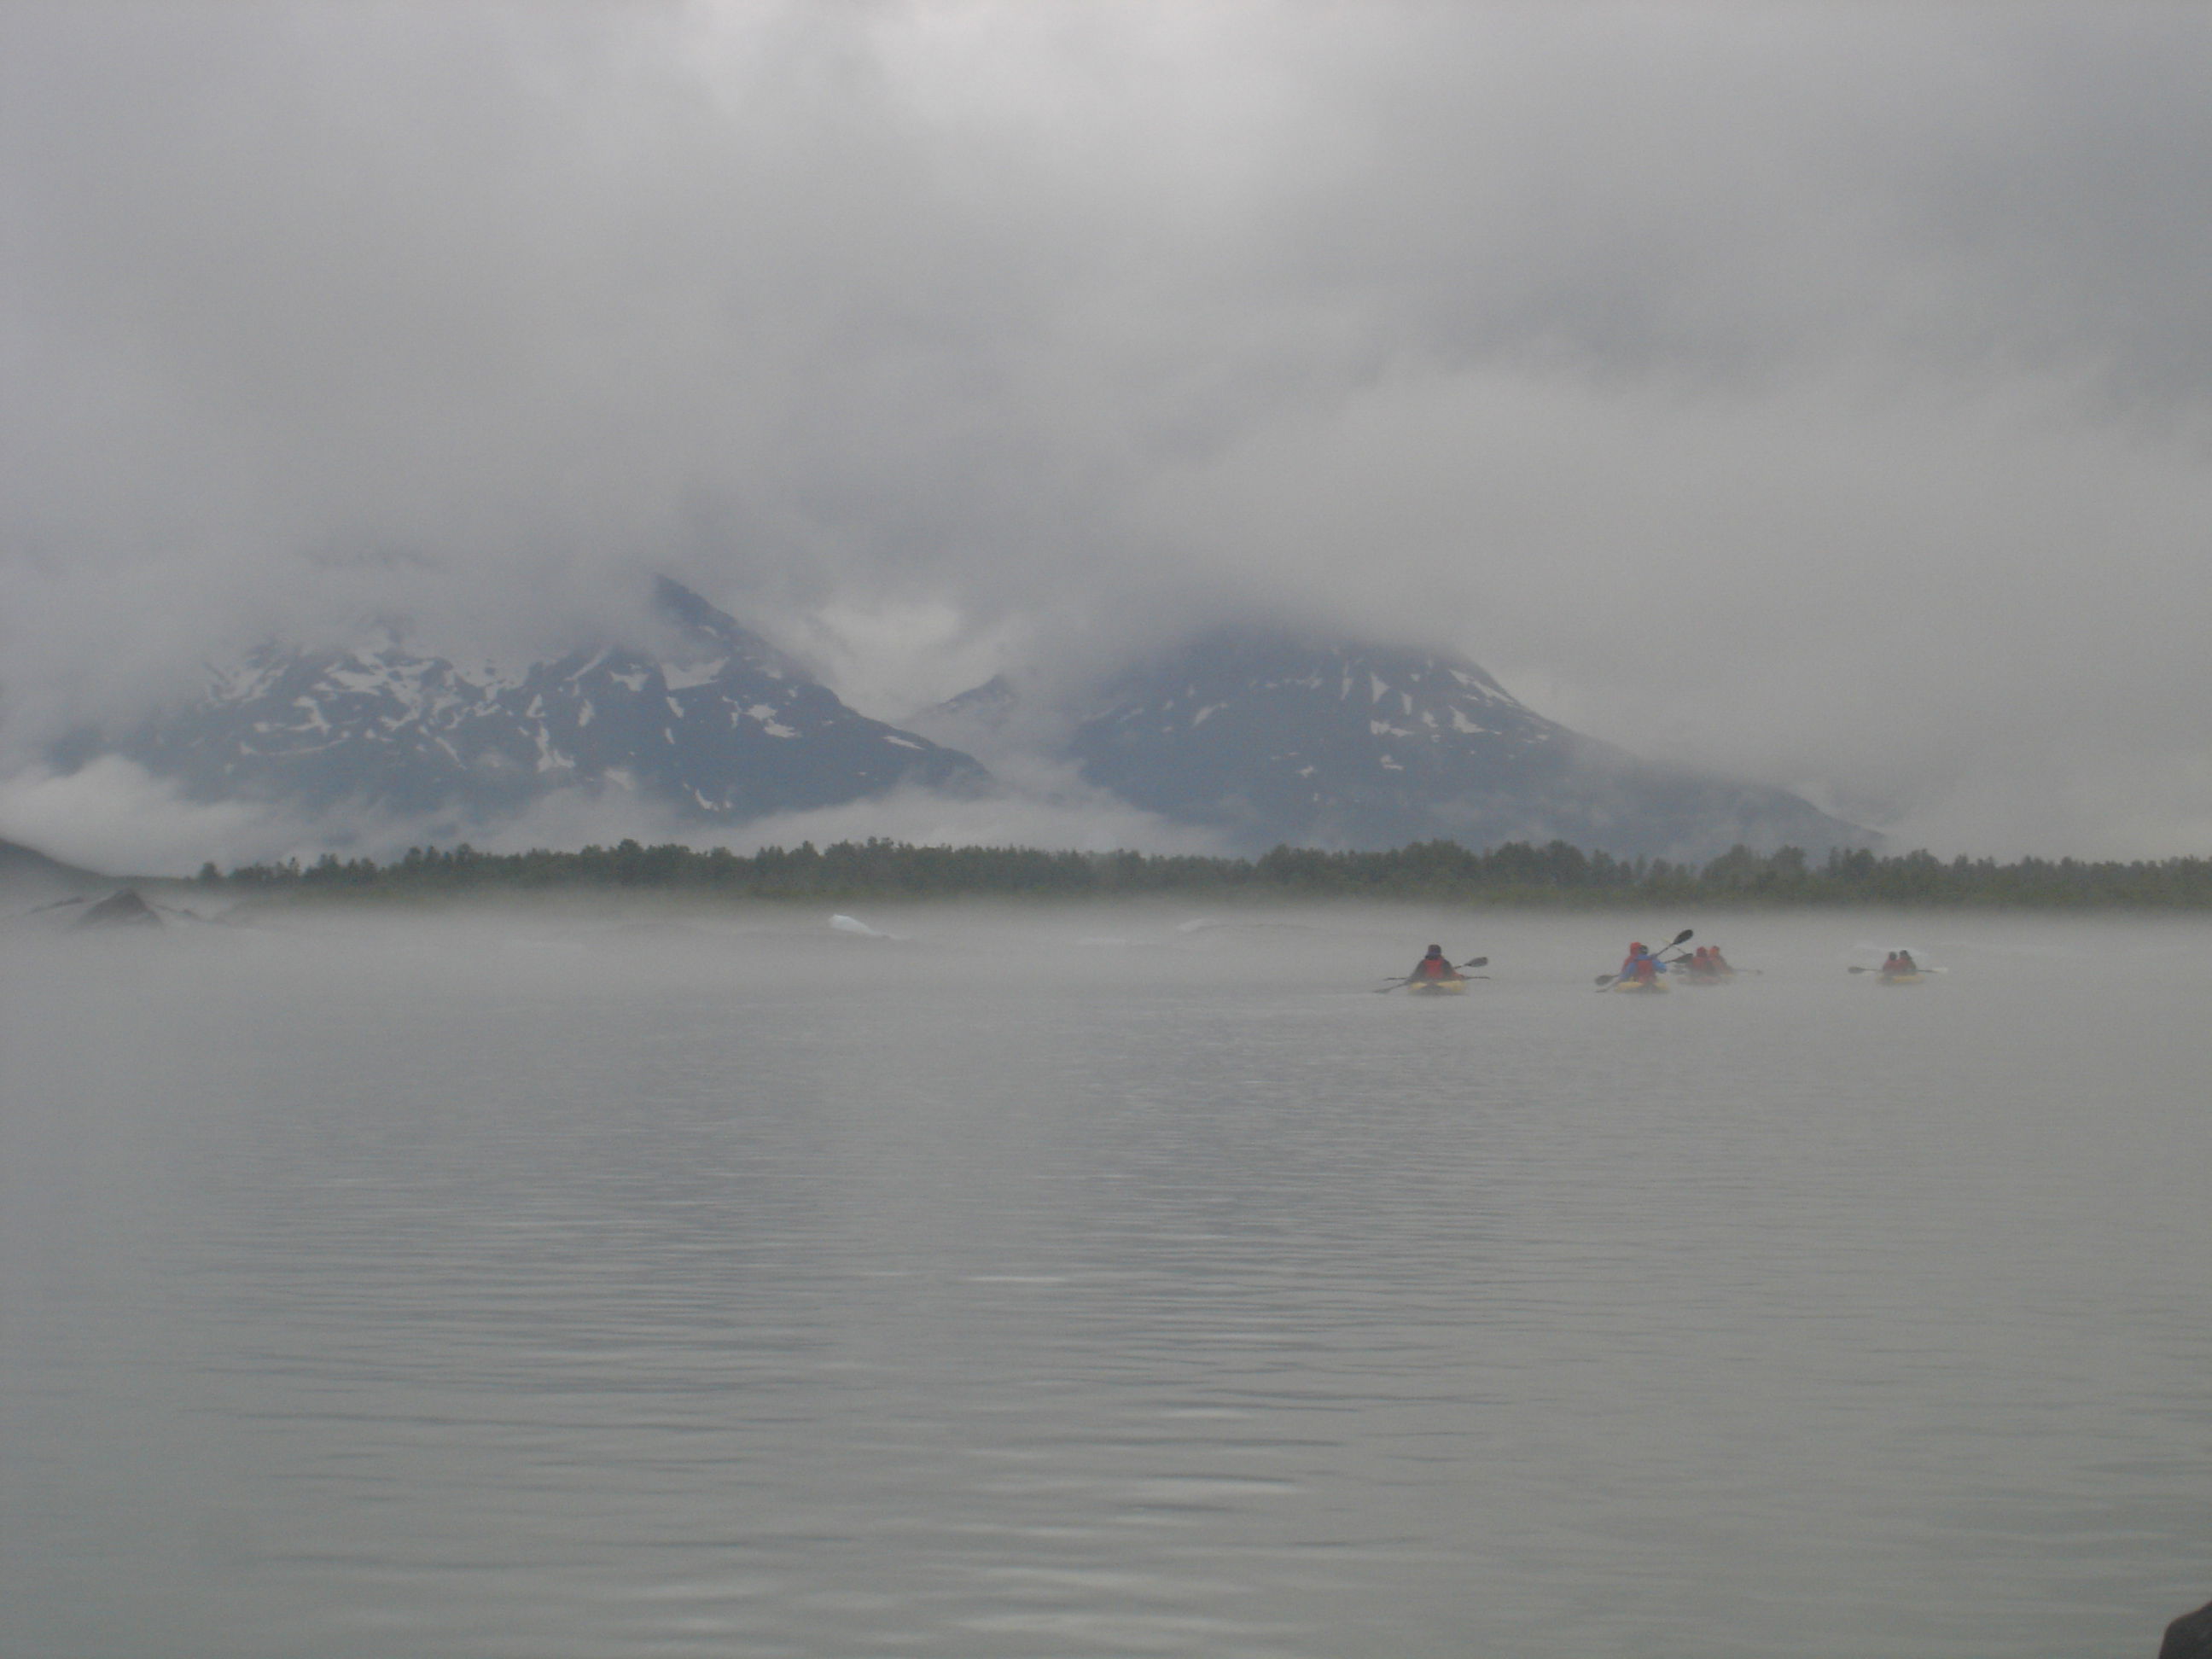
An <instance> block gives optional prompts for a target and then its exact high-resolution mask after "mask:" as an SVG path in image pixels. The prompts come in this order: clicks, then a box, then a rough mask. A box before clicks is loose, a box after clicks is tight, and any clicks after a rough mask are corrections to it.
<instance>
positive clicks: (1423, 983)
mask: <svg viewBox="0 0 2212 1659" xmlns="http://www.w3.org/2000/svg"><path fill="white" fill-rule="evenodd" d="M1406 989H1407V993H1408V994H1411V995H1413V996H1417V997H1457V996H1465V995H1466V994H1467V981H1465V980H1464V979H1409V980H1407V981H1406Z"/></svg>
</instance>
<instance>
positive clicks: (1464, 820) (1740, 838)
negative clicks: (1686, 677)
mask: <svg viewBox="0 0 2212 1659" xmlns="http://www.w3.org/2000/svg"><path fill="white" fill-rule="evenodd" d="M1017 717H1018V693H1017V692H1016V691H1015V690H1014V689H1013V687H1012V684H1010V683H1009V682H1008V681H1007V680H1006V678H1005V677H1003V676H1001V677H999V678H996V679H994V680H993V681H992V682H989V683H987V684H985V685H983V686H979V687H976V688H975V689H974V690H970V691H968V692H964V693H963V694H961V696H957V697H955V698H951V699H950V700H948V701H947V702H944V703H940V704H939V705H937V707H936V708H934V709H933V710H931V711H929V713H928V716H927V718H918V719H917V720H915V724H916V725H917V726H921V728H922V729H924V730H928V731H932V732H937V733H939V735H940V736H942V737H944V738H945V739H946V740H948V741H965V740H968V739H969V738H972V739H973V740H974V741H975V743H976V744H977V746H979V747H981V746H984V745H986V744H987V743H989V742H990V741H991V740H992V739H994V738H995V737H996V736H997V735H998V734H1000V732H1004V731H1006V729H1008V728H1009V727H1010V726H1012V725H1013V724H1014V723H1015V722H1016V720H1017ZM1066 726H1067V729H1066V735H1065V737H1064V738H1060V740H1059V745H1058V749H1057V754H1058V757H1059V758H1060V759H1063V760H1065V761H1066V762H1068V763H1072V764H1073V765H1074V766H1075V767H1076V769H1078V770H1079V773H1080V775H1081V776H1082V777H1083V778H1084V779H1085V781H1087V782H1089V783H1090V784H1091V785H1093V786H1096V787H1101V788H1103V789H1106V790H1108V791H1109V792H1110V793H1113V794H1115V795H1116V796H1117V797H1119V798H1121V799H1124V800H1127V801H1128V802H1129V803H1131V804H1132V805H1137V806H1140V807H1144V808H1146V809H1147V810H1149V811H1154V812H1157V813H1158V814H1160V815H1161V816H1163V817H1167V818H1170V819H1171V820H1173V821H1176V822H1177V823H1191V824H1199V825H1204V826H1206V827H1210V828H1212V829H1217V830H1219V831H1221V832H1223V833H1225V835H1226V836H1229V837H1230V838H1231V840H1232V841H1233V842H1235V843H1236V844H1237V845H1238V846H1239V847H1241V848H1245V849H1247V850H1253V849H1259V848H1266V847H1269V846H1273V845H1275V844H1278V843H1285V842H1288V843H1296V844H1300V845H1313V846H1321V847H1331V848H1344V849H1347V850H1349V849H1370V848H1381V847H1390V846H1401V845H1404V844H1406V843H1407V842H1415V841H1425V840H1432V839H1445V840H1454V841H1459V842H1462V843H1464V844H1466V845H1468V846H1470V847H1482V846H1495V845H1498V844H1499V843H1501V842H1507V841H1530V842H1547V841H1551V840H1562V841H1566V842H1571V843H1572V844H1573V845H1576V846H1578V847H1584V848H1592V849H1597V848H1602V849H1604V850H1606V851H1607V852H1611V853H1613V854H1616V855H1624V856H1633V855H1639V854H1640V855H1649V856H1668V857H1678V858H1679V857H1706V858H1710V857H1713V856H1717V854H1721V853H1723V852H1726V851H1727V850H1728V849H1729V848H1730V847H1732V846H1735V845H1736V844H1738V843H1742V844H1744V845H1747V846H1751V847H1754V848H1766V849H1770V850H1771V848H1776V847H1779V846H1783V845H1795V846H1802V847H1804V848H1807V849H1808V850H1823V849H1825V848H1829V847H1838V846H1840V847H1861V846H1868V845H1871V844H1873V843H1875V842H1878V841H1879V839H1880V837H1879V836H1875V835H1873V834H1872V833H1871V832H1869V831H1867V830H1865V829H1861V828H1860V827H1859V826H1857V825H1856V824H1850V823H1845V822H1844V821H1843V820H1841V819H1838V818H1834V817H1830V816H1829V815H1827V814H1826V813H1824V812H1821V811H1819V809H1817V808H1816V807H1814V805H1812V804H1811V803H1810V802H1808V801H1805V800H1803V799H1801V798H1799V797H1797V796H1796V795H1793V794H1791V793H1789V792H1788V791H1786V790H1782V789H1778V788H1775V787H1771V786H1766V785H1759V784H1752V783H1746V782H1742V781H1735V780H1730V779H1727V778H1723V777H1718V776H1714V775H1706V774H1703V773H1699V772H1694V771H1692V770H1689V769H1682V768H1676V767H1668V766H1664V765H1661V764H1658V763H1652V762H1648V761H1644V760H1641V759H1639V758H1638V757H1635V756H1633V755H1631V754H1629V753H1628V752H1627V751H1626V750H1621V749H1619V748H1617V747H1615V746H1613V745H1612V744H1607V743H1604V742H1602V741H1601V740H1599V739H1597V738H1589V737H1585V736H1583V735H1582V734H1581V733H1579V732H1574V731H1571V730H1570V729H1569V728H1568V727H1566V726H1561V725H1559V723H1558V722H1557V721H1554V720H1548V719H1547V718H1546V717H1544V716H1543V715H1541V714H1537V713H1535V711H1534V710H1533V709H1530V708H1528V707H1527V706H1526V705H1525V704H1523V703H1522V702H1520V701H1519V700H1518V699H1517V698H1516V697H1515V696H1513V695H1512V694H1511V693H1510V692H1509V691H1508V690H1505V688H1504V686H1503V685H1501V684H1498V681H1497V680H1496V679H1494V678H1492V676H1491V675H1490V674H1488V673H1487V672H1486V671H1484V670H1483V669H1482V668H1481V667H1480V665H1477V664H1475V663H1474V662H1473V661H1471V660H1469V659H1466V658H1464V657H1460V656H1455V655H1453V654H1451V653H1443V652H1437V651H1422V650H1417V649H1408V648H1405V647H1395V646H1389V645H1383V644H1378V643H1376V642H1373V641H1358V640H1353V639H1349V638H1344V637H1336V638H1329V637H1323V636H1319V635H1314V634H1312V633H1310V632H1308V631H1298V630H1289V629H1262V628H1218V629H1212V630H1210V631H1208V632H1206V633H1205V634H1202V635H1199V636H1197V637H1196V638H1194V639H1192V640H1189V641H1186V642H1184V643H1183V644H1182V645H1180V646H1177V647H1170V648H1169V649H1167V650H1165V651H1163V652H1160V653H1156V654H1155V655H1153V656H1152V657H1150V658H1147V659H1143V660H1141V661H1139V662H1137V663H1134V664H1132V665H1128V666H1127V667H1126V668H1125V669H1123V670H1122V671H1121V672H1120V673H1118V674H1116V675H1115V676H1114V677H1112V678H1110V679H1109V681H1108V682H1107V683H1106V684H1104V685H1103V686H1102V687H1100V688H1098V689H1097V690H1095V691H1093V692H1091V693H1090V694H1089V695H1088V696H1085V697H1082V698H1079V699H1078V700H1076V702H1074V703H1073V705H1072V706H1071V708H1070V709H1069V711H1068V720H1067V723H1066Z"/></svg>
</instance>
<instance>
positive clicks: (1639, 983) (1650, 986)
mask: <svg viewBox="0 0 2212 1659" xmlns="http://www.w3.org/2000/svg"><path fill="white" fill-rule="evenodd" d="M1608 988H1610V989H1612V990H1615V991H1626V992H1629V993H1630V994H1632V995H1635V996H1650V994H1652V993H1653V992H1654V991H1668V990H1672V989H1673V988H1674V987H1672V986H1670V985H1668V983H1667V981H1665V980H1663V979H1617V980H1615V981H1613V984H1612V985H1611V987H1608Z"/></svg>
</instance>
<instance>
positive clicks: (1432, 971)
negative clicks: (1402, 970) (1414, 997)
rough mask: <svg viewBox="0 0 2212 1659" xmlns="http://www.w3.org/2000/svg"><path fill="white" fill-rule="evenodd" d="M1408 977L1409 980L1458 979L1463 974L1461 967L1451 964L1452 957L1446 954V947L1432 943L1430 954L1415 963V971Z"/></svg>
mask: <svg viewBox="0 0 2212 1659" xmlns="http://www.w3.org/2000/svg"><path fill="white" fill-rule="evenodd" d="M1406 977H1407V979H1409V980H1424V979H1458V978H1460V977H1462V975H1461V974H1460V971H1459V969H1456V968H1455V967H1453V966H1452V965H1451V961H1450V958H1449V957H1446V956H1445V955H1444V947H1443V945H1431V946H1429V953H1428V955H1426V956H1425V957H1422V958H1421V959H1420V960H1419V962H1417V963H1414V964H1413V972H1412V973H1410V974H1408V975H1406Z"/></svg>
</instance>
